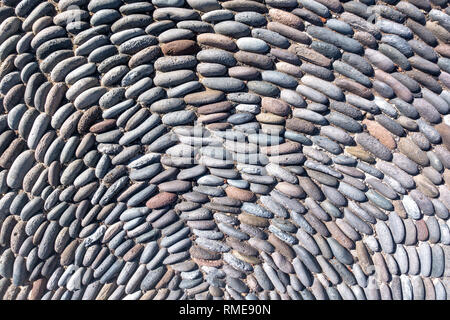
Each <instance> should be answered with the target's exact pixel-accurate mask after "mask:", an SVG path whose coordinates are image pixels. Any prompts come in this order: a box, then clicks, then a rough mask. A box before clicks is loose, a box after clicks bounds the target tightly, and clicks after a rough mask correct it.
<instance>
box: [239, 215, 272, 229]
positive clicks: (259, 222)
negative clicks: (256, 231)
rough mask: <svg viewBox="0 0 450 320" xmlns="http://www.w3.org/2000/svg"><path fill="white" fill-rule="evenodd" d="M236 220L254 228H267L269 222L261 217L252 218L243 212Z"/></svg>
mask: <svg viewBox="0 0 450 320" xmlns="http://www.w3.org/2000/svg"><path fill="white" fill-rule="evenodd" d="M238 219H239V220H240V221H241V222H242V223H245V224H248V225H251V226H255V227H261V228H264V227H268V226H269V221H268V220H267V219H264V218H261V217H257V216H254V215H252V214H248V213H245V212H242V213H240V214H239V215H238Z"/></svg>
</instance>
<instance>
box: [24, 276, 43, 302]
mask: <svg viewBox="0 0 450 320" xmlns="http://www.w3.org/2000/svg"><path fill="white" fill-rule="evenodd" d="M46 285H47V279H45V278H40V279H38V280H36V281H33V285H32V288H31V291H30V293H29V294H28V300H40V299H41V297H42V295H43V294H44V291H45V289H46Z"/></svg>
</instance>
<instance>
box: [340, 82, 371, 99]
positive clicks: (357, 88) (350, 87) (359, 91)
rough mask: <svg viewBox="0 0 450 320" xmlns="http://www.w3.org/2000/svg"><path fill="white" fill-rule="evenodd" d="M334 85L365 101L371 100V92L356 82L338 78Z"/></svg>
mask: <svg viewBox="0 0 450 320" xmlns="http://www.w3.org/2000/svg"><path fill="white" fill-rule="evenodd" d="M334 83H335V84H336V85H337V86H338V87H339V88H341V89H342V90H346V91H349V92H351V93H354V94H356V95H358V96H360V97H363V98H365V99H373V94H372V91H371V90H370V89H368V88H366V87H365V86H363V85H362V84H360V83H358V82H356V81H353V80H351V79H348V78H339V79H336V80H335V81H334Z"/></svg>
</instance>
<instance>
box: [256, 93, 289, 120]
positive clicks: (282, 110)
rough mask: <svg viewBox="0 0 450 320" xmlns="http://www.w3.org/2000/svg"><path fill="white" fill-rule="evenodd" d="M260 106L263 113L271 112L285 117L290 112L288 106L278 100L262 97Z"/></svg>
mask: <svg viewBox="0 0 450 320" xmlns="http://www.w3.org/2000/svg"><path fill="white" fill-rule="evenodd" d="M261 106H262V108H263V110H264V111H266V112H271V113H274V114H276V115H279V116H287V115H289V113H290V112H291V108H290V107H289V104H287V103H286V102H284V101H283V100H280V99H274V98H269V97H263V98H262V100H261Z"/></svg>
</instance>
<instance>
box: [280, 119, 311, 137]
mask: <svg viewBox="0 0 450 320" xmlns="http://www.w3.org/2000/svg"><path fill="white" fill-rule="evenodd" d="M286 129H289V130H294V131H297V132H301V133H306V134H313V133H314V131H315V129H316V127H315V126H314V125H313V124H312V123H311V122H308V121H306V120H303V119H298V118H291V119H287V120H286Z"/></svg>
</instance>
